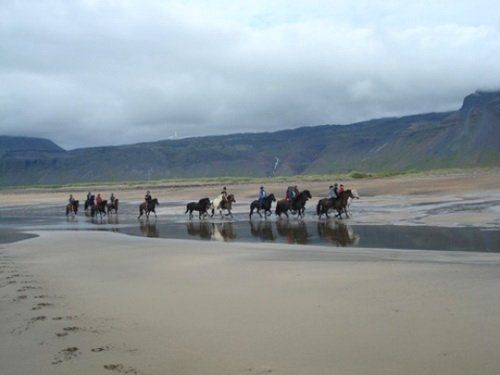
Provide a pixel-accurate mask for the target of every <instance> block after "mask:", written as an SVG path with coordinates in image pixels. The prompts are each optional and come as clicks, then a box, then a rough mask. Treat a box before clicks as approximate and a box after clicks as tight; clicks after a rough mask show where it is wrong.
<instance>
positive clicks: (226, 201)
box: [211, 194, 236, 217]
mask: <svg viewBox="0 0 500 375" xmlns="http://www.w3.org/2000/svg"><path fill="white" fill-rule="evenodd" d="M218 198H219V197H218ZM235 202H236V199H234V195H233V194H229V195H228V196H227V198H226V197H224V196H222V199H220V200H218V199H217V198H216V199H214V200H213V202H212V215H211V216H212V217H213V216H214V213H215V209H218V210H219V212H220V216H221V217H222V216H223V215H222V210H226V211H227V212H228V214H227V215H226V216H231V217H233V214H232V213H231V208H232V206H233V203H235Z"/></svg>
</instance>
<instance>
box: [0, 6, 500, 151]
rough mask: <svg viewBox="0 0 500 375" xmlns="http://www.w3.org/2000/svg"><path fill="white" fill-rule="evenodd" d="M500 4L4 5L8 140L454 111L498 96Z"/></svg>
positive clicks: (74, 141) (96, 141) (1, 101)
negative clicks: (468, 101)
mask: <svg viewBox="0 0 500 375" xmlns="http://www.w3.org/2000/svg"><path fill="white" fill-rule="evenodd" d="M353 4H354V5H353ZM499 8H500V2H499V1H498V0H496V1H484V0H475V1H460V0H453V1H451V0H450V1H447V0H442V1H440V0H433V1H409V2H405V1H390V0H384V1H362V0H357V1H355V2H354V1H347V0H346V1H333V0H325V1H311V0H307V1H271V0H263V1H260V0H251V1H250V0H249V1H236V0H228V1H144V0H137V1H135V0H129V1H120V0H113V1H111V0H110V1H96V0H81V1H69V0H64V1H62V0H61V1H57V0H51V1H43V0H34V1H29V0H23V1H10V0H0V134H8V135H26V136H39V137H46V138H50V139H52V140H53V141H55V142H56V143H58V144H59V145H61V146H63V147H65V148H76V147H85V146H92V145H106V144H123V143H135V142H142V141H151V140H160V139H165V138H168V137H169V136H172V135H173V134H174V133H175V132H177V134H178V136H179V137H188V136H198V135H209V134H226V133H234V132H246V131H252V132H256V131H265V130H278V129H285V128H292V127H298V126H304V125H319V124H347V123H352V122H355V121H360V120H366V119H371V118H376V117H385V116H398V115H405V114H413V113H421V112H431V111H445V110H452V109H457V108H458V107H459V106H460V104H461V101H462V98H463V97H464V96H465V95H467V94H469V93H472V92H474V91H475V90H476V89H500V58H499V57H500V12H498V9H499Z"/></svg>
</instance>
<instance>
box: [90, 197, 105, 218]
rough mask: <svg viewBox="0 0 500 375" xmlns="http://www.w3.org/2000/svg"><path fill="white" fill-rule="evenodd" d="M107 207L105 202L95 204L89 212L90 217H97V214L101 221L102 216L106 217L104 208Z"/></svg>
mask: <svg viewBox="0 0 500 375" xmlns="http://www.w3.org/2000/svg"><path fill="white" fill-rule="evenodd" d="M107 205H108V201H107V200H103V201H101V203H99V204H96V205H95V206H92V208H91V210H90V215H91V216H92V217H94V216H97V214H99V217H100V218H101V219H102V216H103V215H104V216H106V206H107Z"/></svg>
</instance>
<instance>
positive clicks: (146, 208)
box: [137, 198, 160, 219]
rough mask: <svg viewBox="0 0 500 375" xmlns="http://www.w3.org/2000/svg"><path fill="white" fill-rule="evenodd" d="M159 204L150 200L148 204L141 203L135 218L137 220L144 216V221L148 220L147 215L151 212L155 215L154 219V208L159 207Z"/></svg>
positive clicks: (155, 200) (156, 200) (154, 200)
mask: <svg viewBox="0 0 500 375" xmlns="http://www.w3.org/2000/svg"><path fill="white" fill-rule="evenodd" d="M159 205H160V202H158V199H156V198H155V199H151V200H150V201H148V202H142V203H141V204H140V205H139V216H137V219H140V218H141V216H142V215H144V214H146V219H149V214H150V213H151V212H152V213H154V214H155V217H156V211H155V210H156V206H159Z"/></svg>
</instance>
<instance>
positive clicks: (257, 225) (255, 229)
mask: <svg viewBox="0 0 500 375" xmlns="http://www.w3.org/2000/svg"><path fill="white" fill-rule="evenodd" d="M250 233H252V236H254V237H256V238H258V239H260V240H261V241H274V240H275V239H276V235H275V234H274V232H273V223H272V222H270V221H252V220H250Z"/></svg>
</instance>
